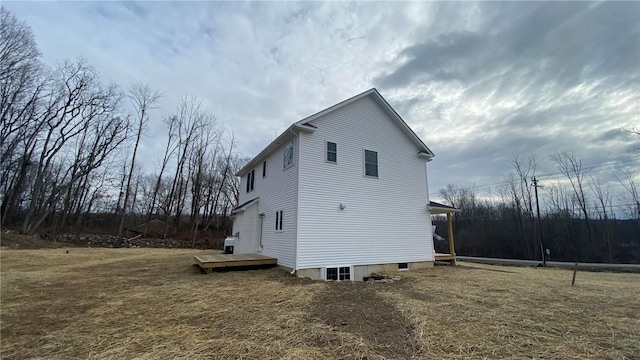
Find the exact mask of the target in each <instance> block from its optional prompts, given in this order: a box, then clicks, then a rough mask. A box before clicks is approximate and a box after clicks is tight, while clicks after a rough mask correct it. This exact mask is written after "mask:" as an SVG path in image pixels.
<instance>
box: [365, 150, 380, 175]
mask: <svg viewBox="0 0 640 360" xmlns="http://www.w3.org/2000/svg"><path fill="white" fill-rule="evenodd" d="M364 174H365V175H366V176H373V177H378V153H377V152H376V151H371V150H365V151H364Z"/></svg>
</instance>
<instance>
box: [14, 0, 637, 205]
mask: <svg viewBox="0 0 640 360" xmlns="http://www.w3.org/2000/svg"><path fill="white" fill-rule="evenodd" d="M3 6H5V7H6V8H8V9H9V10H10V11H12V12H14V13H15V14H16V15H17V16H18V18H20V19H21V20H24V21H26V22H27V24H29V25H30V26H31V27H32V29H33V31H34V33H35V35H36V39H37V41H38V44H39V46H40V48H41V50H42V52H43V56H44V59H45V62H47V63H50V64H53V63H54V62H55V61H60V60H63V59H70V58H75V57H78V56H83V57H85V58H86V59H87V60H88V61H89V62H90V63H91V64H93V65H95V66H96V68H97V69H98V71H99V72H100V73H101V76H102V78H103V79H104V80H105V81H113V82H116V83H118V84H120V85H121V86H124V87H126V86H128V85H129V84H131V83H133V82H146V83H149V84H150V85H151V86H152V87H155V88H157V89H158V90H160V91H161V92H162V93H163V94H164V98H163V100H162V103H161V108H160V109H159V110H158V111H157V114H156V117H155V121H154V123H153V124H152V126H151V128H150V129H149V131H148V137H147V139H146V141H145V143H144V144H143V148H142V149H141V154H142V156H145V157H147V158H149V159H155V158H156V156H157V154H159V153H161V150H160V149H159V148H157V147H159V146H161V144H162V143H163V141H161V137H162V136H163V135H162V134H163V133H164V129H163V125H162V123H161V121H160V118H161V114H163V113H167V112H170V111H173V109H174V108H175V105H176V103H177V99H178V97H179V96H181V95H192V96H197V97H200V98H201V99H203V100H204V101H205V104H206V106H207V107H208V109H209V110H210V111H212V112H213V113H215V114H216V115H217V117H218V119H219V121H220V122H222V123H223V124H224V126H225V127H226V128H227V129H229V130H231V131H233V132H234V133H235V135H236V137H237V139H238V141H239V151H240V152H241V153H242V154H244V155H248V156H253V155H255V154H257V153H258V152H259V151H260V150H261V149H262V147H264V146H265V145H267V144H268V143H269V142H270V141H271V140H272V139H273V138H275V136H276V135H277V134H278V133H279V132H281V131H282V130H284V129H285V128H286V126H288V125H289V124H290V123H292V122H294V121H297V120H299V119H301V118H303V117H305V116H307V115H310V114H312V113H315V112H317V111H319V110H322V109H324V108H326V107H328V106H331V105H333V104H334V103H336V102H339V101H341V100H343V99H345V98H348V97H350V96H353V95H356V94H358V93H360V92H362V91H365V90H367V89H369V88H371V87H376V88H378V90H379V91H380V92H381V94H382V95H383V96H384V97H385V98H386V99H387V100H388V101H389V102H390V104H391V105H392V106H393V107H394V108H395V109H396V110H397V111H398V112H399V113H400V115H401V116H402V117H403V118H404V119H405V121H406V122H407V123H408V124H409V125H410V126H411V127H412V128H413V129H414V130H415V131H416V132H417V133H418V135H419V136H420V137H421V138H422V139H423V140H424V141H425V142H426V143H427V145H428V146H429V147H430V148H431V149H432V150H433V151H434V152H435V154H436V158H435V159H434V161H433V162H432V163H430V174H429V177H430V186H431V193H436V192H437V191H438V189H439V188H441V187H443V186H444V185H446V184H447V183H457V184H466V183H471V182H475V183H476V184H477V185H482V184H488V183H496V182H499V181H501V180H502V178H503V175H504V174H506V173H507V172H509V171H510V170H511V169H510V165H509V161H508V158H509V157H510V156H511V154H522V155H536V156H537V157H538V159H539V161H540V165H541V166H540V172H542V173H551V172H556V170H555V168H554V167H553V165H552V164H551V163H550V162H549V161H548V155H549V154H550V153H552V152H555V151H573V152H575V153H576V154H577V155H578V156H579V157H580V158H581V159H583V162H584V164H585V166H592V165H599V164H603V163H605V162H607V161H620V160H629V159H640V153H638V150H634V148H633V146H634V145H637V144H639V143H640V139H639V137H638V136H633V135H631V134H629V133H627V132H624V131H623V130H622V128H623V127H627V128H630V127H634V126H635V127H640V3H636V2H619V3H614V2H606V3H583V2H566V3H541V2H531V3H523V2H506V3H497V2H481V3H468V2H438V3H416V2H410V3H391V2H375V3H369V2H357V3H333V2H332V3H318V2H260V3H236V2H234V3H221V2H196V3H192V2H189V3H184V2H179V3H167V2H141V3H132V2H127V3H116V2H90V3H85V2H64V3H40V2H38V3H35V2H33V3H14V2H6V1H5V2H3ZM638 164H640V160H632V161H627V162H625V163H623V164H620V166H612V167H611V170H610V171H607V172H600V173H598V174H597V175H600V176H602V177H604V178H605V181H608V180H612V179H614V177H615V174H616V172H618V171H619V170H620V167H621V166H622V165H626V166H634V167H639V166H638Z"/></svg>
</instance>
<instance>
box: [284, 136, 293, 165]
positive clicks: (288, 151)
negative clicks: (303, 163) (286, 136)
mask: <svg viewBox="0 0 640 360" xmlns="http://www.w3.org/2000/svg"><path fill="white" fill-rule="evenodd" d="M282 164H283V166H282V167H283V168H284V169H286V168H288V167H290V166H292V165H293V140H291V141H289V142H288V143H287V145H285V146H284V157H283V162H282Z"/></svg>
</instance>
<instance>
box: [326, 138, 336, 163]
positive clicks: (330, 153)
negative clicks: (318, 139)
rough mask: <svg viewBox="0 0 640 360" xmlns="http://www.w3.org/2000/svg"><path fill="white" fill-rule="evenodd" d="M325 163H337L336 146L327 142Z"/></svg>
mask: <svg viewBox="0 0 640 360" xmlns="http://www.w3.org/2000/svg"><path fill="white" fill-rule="evenodd" d="M326 160H327V162H332V163H337V162H338V144H336V143H334V142H331V141H327V157H326Z"/></svg>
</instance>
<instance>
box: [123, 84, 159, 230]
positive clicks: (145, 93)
mask: <svg viewBox="0 0 640 360" xmlns="http://www.w3.org/2000/svg"><path fill="white" fill-rule="evenodd" d="M160 96H161V95H160V93H159V92H158V91H156V90H152V89H151V88H150V87H149V85H143V84H135V85H133V86H132V87H131V89H129V100H130V101H131V105H132V106H133V108H134V110H135V114H136V119H137V127H136V139H135V144H134V146H133V154H132V155H131V163H130V166H129V174H128V175H127V185H126V186H125V193H124V202H123V204H122V210H121V214H120V227H119V228H118V236H122V231H123V228H124V221H125V216H126V213H127V206H128V204H129V196H130V192H131V178H132V176H133V169H134V168H135V166H136V155H137V153H138V146H139V144H140V137H141V136H142V132H143V130H144V127H145V126H146V125H147V123H148V122H149V111H150V110H152V109H153V108H154V105H155V103H156V102H157V101H158V100H159V99H160Z"/></svg>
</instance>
